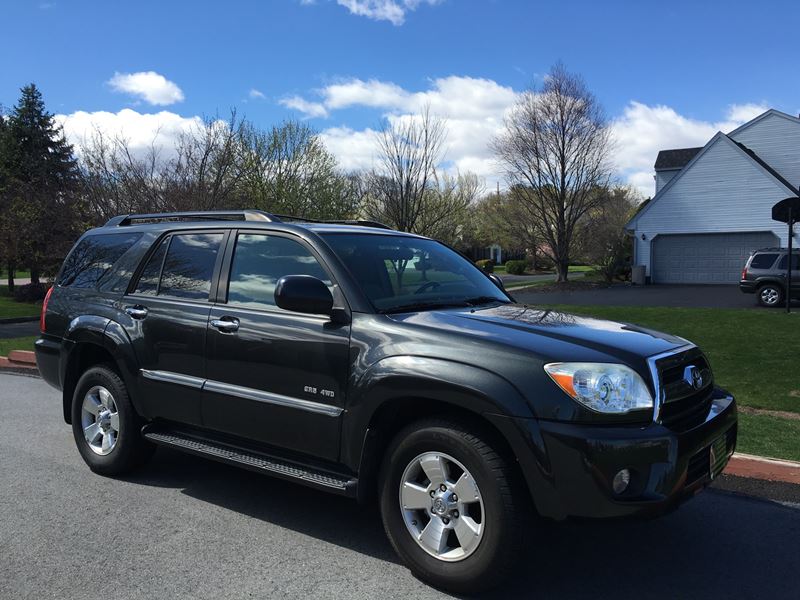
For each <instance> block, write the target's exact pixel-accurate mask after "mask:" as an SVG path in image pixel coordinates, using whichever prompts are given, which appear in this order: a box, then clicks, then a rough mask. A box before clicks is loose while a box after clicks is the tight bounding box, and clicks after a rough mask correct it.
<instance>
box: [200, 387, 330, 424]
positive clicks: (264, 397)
mask: <svg viewBox="0 0 800 600" xmlns="http://www.w3.org/2000/svg"><path fill="white" fill-rule="evenodd" d="M203 390H204V391H209V392H215V393H217V394H227V395H228V396H236V397H237V398H244V399H245V400H254V401H256V402H265V403H267V404H275V405H277V406H286V407H288V408H298V409H300V410H305V411H308V412H313V413H318V414H321V415H326V416H328V417H338V416H339V415H341V414H342V412H343V411H344V409H342V408H339V407H338V406H331V405H330V404H321V403H319V402H312V401H311V400H303V399H301V398H293V397H291V396H284V395H282V394H273V393H272V392H265V391H263V390H255V389H253V388H248V387H242V386H239V385H233V384H231V383H223V382H221V381H213V380H211V379H209V380H207V381H206V383H205V385H204V386H203Z"/></svg>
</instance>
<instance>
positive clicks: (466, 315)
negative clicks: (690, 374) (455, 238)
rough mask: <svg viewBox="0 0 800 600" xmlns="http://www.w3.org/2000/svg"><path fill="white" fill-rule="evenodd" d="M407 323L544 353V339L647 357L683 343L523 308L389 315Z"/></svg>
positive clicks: (609, 323)
mask: <svg viewBox="0 0 800 600" xmlns="http://www.w3.org/2000/svg"><path fill="white" fill-rule="evenodd" d="M394 317H395V318H396V319H397V320H401V321H403V322H405V323H408V324H416V325H420V326H424V327H432V328H438V329H442V330H445V331H448V332H458V333H462V334H471V335H474V336H477V337H481V338H483V339H490V340H492V341H498V342H504V343H508V344H511V345H515V346H520V347H527V348H530V349H531V350H538V351H541V352H543V353H547V346H548V344H547V340H553V342H556V344H554V345H558V346H561V344H558V343H557V342H561V343H567V344H573V345H579V346H581V347H584V348H588V349H591V350H595V351H598V352H602V353H604V354H610V355H614V356H619V354H620V353H625V354H632V355H636V356H640V357H641V356H652V355H654V354H659V353H661V352H666V351H669V350H672V349H674V348H676V347H679V346H685V345H686V344H687V343H689V342H687V341H686V340H684V339H683V338H680V337H677V336H673V335H669V334H666V333H660V332H658V331H652V330H650V329H644V328H642V327H637V326H635V325H630V324H625V323H617V322H614V321H605V320H602V319H593V318H590V317H582V316H578V315H573V314H570V313H564V312H558V311H553V310H542V309H537V308H534V307H529V306H524V305H522V304H503V305H500V306H495V307H488V308H478V309H474V310H471V309H468V308H467V309H448V310H430V311H420V312H414V313H406V314H403V315H394Z"/></svg>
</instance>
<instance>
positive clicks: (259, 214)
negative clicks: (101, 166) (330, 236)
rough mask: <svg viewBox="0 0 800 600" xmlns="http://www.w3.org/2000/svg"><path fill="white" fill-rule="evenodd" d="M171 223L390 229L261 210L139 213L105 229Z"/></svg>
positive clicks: (114, 219) (363, 222)
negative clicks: (328, 224) (256, 222)
mask: <svg viewBox="0 0 800 600" xmlns="http://www.w3.org/2000/svg"><path fill="white" fill-rule="evenodd" d="M171 221H262V222H266V223H284V222H291V221H296V222H298V223H335V224H338V225H360V226H362V227H376V228H379V229H391V227H389V226H388V225H384V224H383V223H378V222H377V221H368V220H358V219H339V220H331V221H325V220H321V219H308V218H306V217H295V216H293V215H275V214H272V213H268V212H264V211H263V210H233V211H227V210H207V211H188V212H167V213H141V214H130V215H117V216H116V217H112V218H110V219H109V220H108V222H106V225H105V226H106V227H125V226H128V225H142V224H147V223H165V222H171Z"/></svg>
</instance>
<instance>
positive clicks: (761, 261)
mask: <svg viewBox="0 0 800 600" xmlns="http://www.w3.org/2000/svg"><path fill="white" fill-rule="evenodd" d="M776 258H778V255H777V254H756V255H755V256H754V257H753V260H751V261H750V268H751V269H769V268H771V267H772V265H774V264H775V259H776Z"/></svg>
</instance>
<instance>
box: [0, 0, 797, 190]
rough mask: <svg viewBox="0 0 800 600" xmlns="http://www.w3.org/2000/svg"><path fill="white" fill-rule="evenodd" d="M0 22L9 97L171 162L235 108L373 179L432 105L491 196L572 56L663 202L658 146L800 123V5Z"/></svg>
mask: <svg viewBox="0 0 800 600" xmlns="http://www.w3.org/2000/svg"><path fill="white" fill-rule="evenodd" d="M0 14H2V15H3V20H4V21H5V24H6V26H4V27H3V36H2V38H1V39H2V42H0V43H2V47H3V51H2V52H0V104H2V105H3V106H4V107H6V110H7V109H8V108H9V107H11V106H13V104H14V103H15V102H16V101H17V99H18V96H19V88H20V87H22V86H23V85H25V84H27V83H30V82H34V83H36V84H37V86H39V88H40V89H41V90H42V93H43V94H44V99H45V102H46V105H47V107H48V110H50V111H51V112H52V113H54V114H56V115H57V118H58V120H59V122H60V123H62V124H63V126H64V131H65V133H66V135H67V137H68V138H69V140H70V141H71V142H73V143H75V144H77V145H80V143H81V141H82V140H83V139H85V137H86V136H87V135H90V134H91V132H92V131H93V130H94V129H95V128H99V129H101V130H103V131H107V132H109V133H115V134H116V133H120V132H121V133H122V135H124V136H125V137H126V138H128V139H129V140H130V143H131V144H132V145H133V146H134V147H135V148H137V149H139V150H141V151H144V149H145V148H148V147H149V146H150V145H151V144H155V145H157V146H159V147H163V148H164V153H165V155H168V152H169V148H170V147H171V146H172V144H173V143H174V139H175V138H176V136H178V135H179V134H180V132H181V131H184V130H186V129H188V128H191V127H193V126H196V124H197V121H198V119H200V118H203V117H215V116H217V115H219V116H221V117H225V116H226V115H227V114H228V113H229V111H230V110H231V109H232V108H235V109H236V110H237V111H238V114H239V115H240V116H241V115H243V116H246V117H247V118H248V119H250V120H252V121H254V122H255V123H256V124H258V125H261V126H263V127H268V126H270V125H272V124H275V123H279V122H281V121H282V120H284V119H287V118H296V119H302V120H304V121H306V122H307V123H308V124H309V125H311V126H312V127H314V128H315V129H316V130H318V131H319V132H320V133H321V135H322V139H323V140H324V141H325V143H326V145H327V147H328V148H329V149H330V151H331V152H333V153H334V154H335V155H336V157H337V159H338V160H339V163H340V165H341V166H342V168H344V169H347V170H351V169H366V168H369V167H370V166H372V165H373V164H374V162H375V155H374V151H375V136H374V132H375V130H376V129H377V128H378V127H379V126H380V124H381V122H383V120H385V119H388V120H390V121H391V120H394V119H402V118H404V116H405V115H409V114H414V113H417V112H419V111H420V110H421V108H422V107H424V106H430V108H431V111H432V112H433V113H434V114H436V115H437V116H439V117H442V118H444V119H445V120H446V123H447V141H446V144H445V148H446V152H447V154H446V162H445V163H444V165H443V168H445V169H449V170H451V171H462V172H465V171H472V172H475V173H477V174H478V175H479V176H480V177H481V178H482V179H483V180H484V182H485V185H486V188H487V190H491V189H494V186H495V185H496V184H497V183H498V182H499V183H500V184H501V185H502V168H501V167H500V165H499V164H497V162H496V161H495V159H494V158H493V156H492V154H491V152H490V150H489V142H490V140H491V139H492V137H493V136H495V135H497V133H498V132H499V131H501V129H502V126H503V119H504V116H505V115H506V114H507V113H508V111H509V109H510V108H511V107H512V106H513V104H514V102H515V101H516V99H517V98H518V95H519V93H520V92H522V91H524V90H526V89H530V88H536V87H537V86H540V85H541V84H542V81H543V78H544V76H545V75H546V73H547V72H548V70H549V69H550V68H551V66H552V65H553V64H554V63H556V62H557V61H561V62H563V63H564V64H565V66H566V67H567V69H568V70H569V71H571V72H574V73H578V74H580V75H581V76H582V77H583V78H584V79H585V81H586V84H587V85H588V87H589V89H590V90H591V91H592V92H593V93H594V94H595V95H596V96H597V98H598V100H599V101H600V103H601V104H602V106H603V107H604V109H605V112H606V115H607V117H608V119H609V121H610V126H611V127H612V131H613V133H614V139H615V146H614V153H613V161H614V167H615V170H616V173H617V177H618V178H619V181H620V182H622V183H627V184H630V185H633V186H635V187H636V188H637V189H638V190H639V191H640V192H641V193H642V194H643V196H650V195H652V193H653V187H654V185H653V169H652V167H653V163H654V162H655V158H656V154H657V153H658V150H660V149H664V148H678V147H687V146H701V145H703V144H705V143H706V142H707V141H708V140H709V139H710V138H711V137H712V136H713V135H714V134H715V133H716V132H717V131H720V130H722V131H729V130H731V129H733V128H734V127H736V126H738V125H739V124H741V123H743V122H745V121H747V120H749V119H751V118H753V117H754V116H756V115H758V114H760V113H761V112H763V111H764V110H766V109H767V108H776V109H778V110H782V111H784V112H787V113H790V114H798V112H800V78H798V76H797V73H798V72H797V65H798V64H799V63H800V61H798V58H800V50H798V48H800V46H798V44H797V41H796V40H797V38H798V34H797V32H796V29H797V24H798V22H799V21H800V3H797V2H769V1H761V2H758V3H755V2H743V1H739V0H729V1H725V2H698V1H696V0H695V1H693V2H683V1H681V0H673V1H671V2H663V1H661V2H651V1H649V0H638V1H637V0H631V1H628V2H620V1H615V0H604V1H602V2H598V1H597V0H594V1H573V2H570V1H565V0H558V1H550V2H543V1H540V0H264V1H257V0H252V1H244V0H227V1H226V2H206V1H201V0H195V1H193V2H178V1H174V2H172V1H170V2H165V1H160V2H150V1H146V0H137V1H136V2H124V3H123V2H100V1H97V2H92V1H88V0H86V1H80V0H72V1H69V0H52V1H44V2H43V1H26V0H0ZM9 24H10V26H9Z"/></svg>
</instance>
